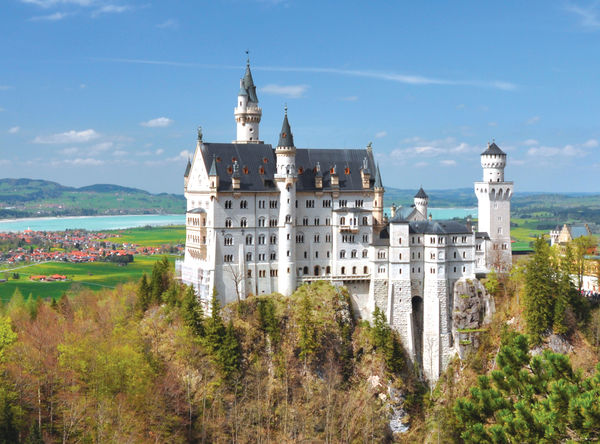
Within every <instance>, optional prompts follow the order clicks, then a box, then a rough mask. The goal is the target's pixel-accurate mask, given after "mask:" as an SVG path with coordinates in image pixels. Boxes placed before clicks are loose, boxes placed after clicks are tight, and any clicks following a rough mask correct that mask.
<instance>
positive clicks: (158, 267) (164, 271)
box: [150, 256, 171, 304]
mask: <svg viewBox="0 0 600 444" xmlns="http://www.w3.org/2000/svg"><path fill="white" fill-rule="evenodd" d="M170 268H171V267H170V265H169V260H168V259H167V257H166V256H165V257H163V258H162V260H160V261H156V262H155V263H154V267H153V268H152V277H151V278H150V298H151V301H152V302H154V303H156V304H160V303H161V302H162V294H163V293H164V292H165V291H167V289H168V288H169V286H170V285H171V273H170Z"/></svg>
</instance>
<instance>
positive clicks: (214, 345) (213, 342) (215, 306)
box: [204, 291, 225, 354]
mask: <svg viewBox="0 0 600 444" xmlns="http://www.w3.org/2000/svg"><path fill="white" fill-rule="evenodd" d="M210 306H211V313H210V317H209V318H208V319H207V320H206V322H205V328H204V331H205V335H204V344H205V345H206V347H207V348H208V350H209V351H210V352H211V353H213V354H214V353H216V352H217V351H218V350H219V348H220V347H221V344H222V343H223V338H224V336H225V324H224V323H223V318H222V317H221V304H220V303H219V300H218V299H217V292H216V291H214V292H213V297H212V300H211V304H210Z"/></svg>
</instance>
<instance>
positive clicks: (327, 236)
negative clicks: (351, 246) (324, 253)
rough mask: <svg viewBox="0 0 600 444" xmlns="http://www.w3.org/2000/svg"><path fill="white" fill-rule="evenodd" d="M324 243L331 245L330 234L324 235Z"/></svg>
mask: <svg viewBox="0 0 600 444" xmlns="http://www.w3.org/2000/svg"><path fill="white" fill-rule="evenodd" d="M325 242H327V243H331V234H326V235H325Z"/></svg>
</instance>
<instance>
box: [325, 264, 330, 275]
mask: <svg viewBox="0 0 600 444" xmlns="http://www.w3.org/2000/svg"><path fill="white" fill-rule="evenodd" d="M325 274H331V267H330V266H329V265H327V266H326V267H325Z"/></svg>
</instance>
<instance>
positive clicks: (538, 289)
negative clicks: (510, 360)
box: [523, 237, 555, 344]
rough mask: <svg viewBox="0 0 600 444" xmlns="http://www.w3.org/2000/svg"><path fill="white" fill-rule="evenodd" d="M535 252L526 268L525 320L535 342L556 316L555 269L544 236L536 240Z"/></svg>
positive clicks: (538, 340)
mask: <svg viewBox="0 0 600 444" xmlns="http://www.w3.org/2000/svg"><path fill="white" fill-rule="evenodd" d="M533 250H534V254H533V257H532V258H531V260H530V261H529V263H528V264H527V267H526V270H525V294H524V296H523V303H524V305H525V307H524V308H525V320H526V322H527V332H528V333H529V335H530V336H531V339H532V341H533V343H536V344H537V343H539V342H540V341H541V337H542V335H543V334H544V333H545V332H546V331H547V330H548V329H549V328H550V327H551V326H552V319H553V317H554V290H555V285H554V274H555V272H554V269H553V267H552V264H551V262H550V246H549V245H548V244H547V243H546V240H545V239H544V238H543V237H540V238H538V239H536V240H535V241H534V245H533Z"/></svg>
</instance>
